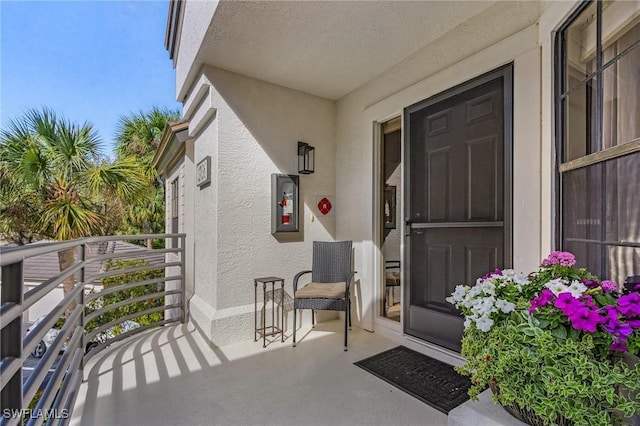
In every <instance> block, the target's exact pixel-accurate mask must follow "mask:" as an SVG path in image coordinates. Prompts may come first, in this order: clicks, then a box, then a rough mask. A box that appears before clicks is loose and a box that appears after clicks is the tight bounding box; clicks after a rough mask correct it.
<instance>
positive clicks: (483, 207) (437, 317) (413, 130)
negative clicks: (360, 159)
mask: <svg viewBox="0 0 640 426" xmlns="http://www.w3.org/2000/svg"><path fill="white" fill-rule="evenodd" d="M510 123H511V67H505V68H502V69H500V70H497V71H495V72H492V73H490V74H487V75H485V76H483V77H480V78H478V79H475V80H473V81H470V82H468V83H465V84H463V85H461V86H459V87H456V88H454V89H452V90H450V91H449V92H447V93H443V94H441V95H438V96H436V97H434V98H431V99H427V100H426V101H423V102H421V103H419V104H416V105H413V106H411V107H409V108H407V109H406V110H405V129H407V131H406V132H405V135H406V137H405V148H406V149H405V152H406V163H405V164H408V167H407V168H406V176H405V179H406V182H407V185H406V188H407V193H406V203H407V204H406V212H407V220H406V224H405V235H406V241H405V247H406V251H405V253H406V260H405V261H406V262H407V263H406V264H407V265H408V268H407V279H406V282H407V283H408V287H407V291H406V292H405V295H406V299H407V300H406V302H407V303H405V321H404V328H405V332H406V333H407V334H410V335H413V336H416V337H418V338H421V339H424V340H428V341H430V342H433V343H436V344H438V345H440V346H444V347H447V348H449V349H453V350H456V351H459V350H460V338H461V336H462V329H463V326H462V323H463V320H462V317H461V316H460V315H459V313H458V311H457V310H456V309H455V308H454V307H453V305H451V304H449V303H447V302H446V301H445V298H446V297H447V296H449V295H450V294H451V292H452V291H453V290H454V288H455V286H456V285H457V284H473V283H474V282H475V280H476V278H477V277H479V276H482V275H484V274H485V273H487V272H488V271H492V270H494V269H495V268H502V267H505V265H509V264H510V258H511V235H510V233H511V231H510V214H509V212H510V206H509V205H508V204H510V193H511V190H510V182H511V178H510V175H511V171H510V170H511V166H510V164H511V163H510V157H511V148H510V147H511V137H510V134H511V130H510V129H511V125H510ZM505 176H507V179H506V180H505ZM505 196H506V197H505Z"/></svg>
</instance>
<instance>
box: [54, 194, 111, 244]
mask: <svg viewBox="0 0 640 426" xmlns="http://www.w3.org/2000/svg"><path fill="white" fill-rule="evenodd" d="M44 207H45V209H44V212H43V214H42V219H41V226H43V227H47V226H51V228H52V229H51V236H52V237H53V238H55V239H56V240H72V239H75V238H81V237H86V236H89V235H95V234H98V233H99V232H100V225H101V223H102V220H103V218H102V217H101V215H100V214H98V213H96V212H94V211H92V209H91V208H89V207H88V206H86V205H84V204H83V203H79V202H73V201H72V200H70V199H69V198H61V199H53V200H50V201H48V202H46V203H45V205H44Z"/></svg>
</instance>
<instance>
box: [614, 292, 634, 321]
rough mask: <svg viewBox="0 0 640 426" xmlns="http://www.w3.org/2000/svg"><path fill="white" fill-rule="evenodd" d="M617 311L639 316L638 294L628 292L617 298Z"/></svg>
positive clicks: (630, 315)
mask: <svg viewBox="0 0 640 426" xmlns="http://www.w3.org/2000/svg"><path fill="white" fill-rule="evenodd" d="M617 309H618V312H620V313H621V314H623V315H625V316H627V317H635V316H640V294H638V293H630V294H627V295H625V296H622V297H620V298H619V299H618V307H617Z"/></svg>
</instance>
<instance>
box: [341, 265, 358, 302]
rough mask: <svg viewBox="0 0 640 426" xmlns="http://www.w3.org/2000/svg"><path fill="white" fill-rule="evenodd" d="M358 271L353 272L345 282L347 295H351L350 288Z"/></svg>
mask: <svg viewBox="0 0 640 426" xmlns="http://www.w3.org/2000/svg"><path fill="white" fill-rule="evenodd" d="M357 273H358V271H353V272H351V274H350V275H349V278H348V279H347V281H346V282H345V288H344V291H345V295H346V296H347V297H349V288H350V287H351V281H353V278H354V277H355V275H356V274H357Z"/></svg>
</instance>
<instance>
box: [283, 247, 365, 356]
mask: <svg viewBox="0 0 640 426" xmlns="http://www.w3.org/2000/svg"><path fill="white" fill-rule="evenodd" d="M351 245H352V243H351V241H340V242H321V241H314V242H313V264H312V267H311V270H310V271H302V272H299V273H297V274H296V275H295V277H293V295H294V296H293V308H294V311H293V312H294V314H293V346H294V347H295V346H296V312H297V309H311V324H312V326H313V327H315V310H329V311H343V312H344V313H345V318H344V350H345V351H346V350H347V334H348V330H349V328H350V327H351V306H350V305H351V303H350V298H349V290H350V289H349V286H350V284H351V279H352V278H353V274H354V273H355V272H352V270H351ZM308 273H311V282H310V283H309V284H307V285H306V286H304V287H301V288H300V289H298V281H299V280H300V277H302V276H303V275H305V274H308Z"/></svg>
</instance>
